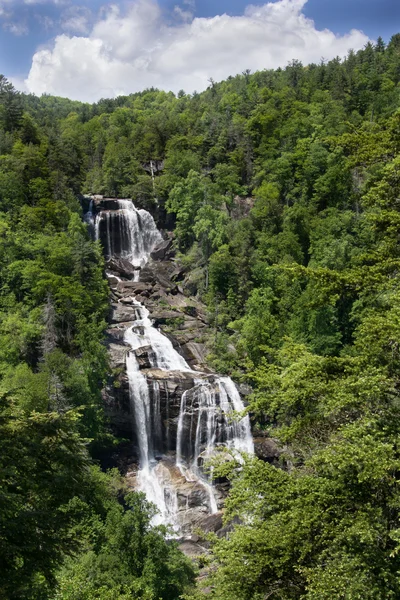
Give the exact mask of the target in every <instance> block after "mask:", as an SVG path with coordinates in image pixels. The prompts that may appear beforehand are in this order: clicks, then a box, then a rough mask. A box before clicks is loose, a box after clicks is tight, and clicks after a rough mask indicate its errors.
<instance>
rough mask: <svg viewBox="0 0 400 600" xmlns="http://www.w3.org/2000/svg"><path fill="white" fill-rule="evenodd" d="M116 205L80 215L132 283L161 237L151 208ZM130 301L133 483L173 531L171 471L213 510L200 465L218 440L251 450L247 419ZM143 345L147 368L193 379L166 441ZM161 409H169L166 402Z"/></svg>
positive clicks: (176, 515) (217, 381)
mask: <svg viewBox="0 0 400 600" xmlns="http://www.w3.org/2000/svg"><path fill="white" fill-rule="evenodd" d="M114 202H115V203H117V204H116V206H115V209H114V210H100V211H99V212H98V213H97V214H95V212H94V209H93V203H92V202H91V204H90V208H89V211H88V212H87V213H86V216H85V220H86V221H87V223H88V224H89V225H90V226H91V227H92V228H93V229H94V231H95V235H96V238H97V239H101V240H102V242H103V246H104V252H105V254H106V256H107V258H109V259H110V258H116V257H122V258H124V259H127V260H129V262H130V263H131V264H132V265H133V266H134V267H136V268H137V270H136V272H135V274H134V275H133V280H134V281H137V282H139V281H140V268H143V267H144V265H145V264H146V263H147V261H148V260H149V257H150V253H151V251H152V250H153V249H154V247H155V246H156V245H157V243H159V242H160V241H162V237H161V234H160V232H159V231H158V230H157V227H156V224H155V222H154V219H153V217H152V216H151V215H150V213H148V212H147V211H145V210H137V209H136V208H135V207H134V205H133V203H132V201H131V200H116V201H114ZM112 276H113V277H115V275H112ZM129 300H130V302H131V305H132V307H133V308H134V319H135V320H134V322H133V324H131V325H130V326H128V327H127V328H126V330H125V333H124V341H125V343H126V345H127V346H128V347H129V351H128V353H127V356H126V371H127V375H128V380H129V396H130V403H131V409H132V414H133V418H134V430H135V435H136V439H137V442H138V446H139V451H140V457H139V460H140V462H139V471H138V474H137V487H138V489H140V490H142V491H143V492H145V493H146V496H147V497H148V499H149V500H150V501H152V502H153V503H154V504H156V506H157V508H158V510H159V515H158V522H164V523H168V524H170V525H172V526H173V527H174V528H175V530H176V531H179V530H180V529H181V527H182V518H181V513H182V510H180V508H179V506H178V504H179V502H178V497H177V492H176V486H175V484H174V477H175V478H176V473H178V474H179V476H180V477H181V479H182V480H183V481H184V482H187V485H189V484H191V485H196V486H200V487H201V488H202V489H203V493H204V492H205V495H206V497H207V498H208V500H207V504H208V506H207V512H208V514H212V513H214V512H217V510H218V503H217V499H216V495H215V488H214V487H213V485H212V482H211V481H210V480H209V478H207V476H206V474H205V473H204V471H203V468H202V465H203V463H204V461H206V460H207V459H208V458H209V457H211V456H212V455H213V453H214V452H215V449H216V447H217V446H221V445H223V446H225V447H228V448H230V449H231V450H232V452H235V451H239V452H247V453H253V452H254V446H253V440H252V436H251V431H250V422H249V417H248V416H245V417H244V418H242V419H241V420H239V421H238V420H237V418H236V419H235V414H237V413H239V412H241V411H243V410H244V405H243V402H242V400H241V397H240V395H239V392H238V390H237V388H236V386H235V384H234V383H233V381H232V380H231V379H229V378H228V377H219V376H217V375H210V374H206V373H202V372H197V371H194V370H193V369H192V368H191V367H190V366H189V365H188V363H187V362H186V360H185V359H184V358H183V357H182V356H181V355H180V354H179V352H178V351H177V350H176V349H175V348H174V346H173V344H172V342H171V340H170V339H168V337H166V336H165V335H163V334H162V333H161V331H160V330H159V329H157V328H156V327H154V326H153V323H152V320H151V315H150V313H149V311H148V310H147V308H146V307H145V306H143V304H141V303H140V302H139V301H138V300H137V299H136V298H135V296H134V294H132V297H131V298H130V299H129ZM144 350H145V351H146V352H147V356H148V360H149V362H150V365H151V368H152V369H159V370H161V371H166V372H168V373H171V374H173V373H180V374H186V375H189V376H190V377H192V382H193V385H192V387H191V388H190V389H187V390H186V391H185V392H184V393H183V394H182V397H181V402H180V407H179V417H178V419H177V428H176V439H172V440H171V439H170V438H171V434H170V432H169V430H168V427H167V428H166V427H165V424H164V423H163V417H162V414H161V404H160V386H159V384H158V383H157V382H156V381H150V380H149V379H148V378H147V377H146V373H145V371H143V369H141V365H140V362H139V360H138V353H139V354H140V352H142V351H144ZM166 408H167V410H168V403H167V407H166ZM168 450H171V452H169V463H168V465H169V466H168V465H167V463H166V461H164V460H163V457H164V455H165V453H166V452H167V453H168ZM171 456H173V459H172V461H173V462H172V466H173V468H172V469H171ZM171 473H175V476H174V475H171ZM185 485H186V483H185ZM183 512H184V511H183Z"/></svg>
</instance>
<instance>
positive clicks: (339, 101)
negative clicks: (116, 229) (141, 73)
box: [0, 34, 400, 600]
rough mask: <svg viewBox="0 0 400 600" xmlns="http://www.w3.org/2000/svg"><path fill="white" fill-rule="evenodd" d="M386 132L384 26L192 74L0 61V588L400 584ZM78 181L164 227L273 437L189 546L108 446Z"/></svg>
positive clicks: (170, 597)
mask: <svg viewBox="0 0 400 600" xmlns="http://www.w3.org/2000/svg"><path fill="white" fill-rule="evenodd" d="M399 151H400V34H398V35H395V36H393V37H392V39H391V40H390V42H389V43H388V44H385V42H384V41H383V40H382V39H381V38H379V39H378V40H377V42H376V43H375V44H372V43H369V44H367V45H366V46H365V48H364V49H362V50H360V51H358V52H353V51H351V50H350V51H349V52H348V55H347V57H346V58H345V59H340V58H336V59H334V60H331V61H329V62H326V61H323V60H322V61H321V63H320V64H310V65H302V64H301V63H300V62H298V61H296V60H293V61H292V62H291V63H290V64H288V65H287V66H286V67H285V68H283V69H276V70H265V71H260V72H256V73H251V72H250V71H246V72H244V73H242V74H241V75H238V76H235V77H230V78H228V79H227V80H226V81H223V82H219V83H217V82H215V81H213V80H210V85H209V87H208V89H207V90H206V91H205V92H203V93H196V92H195V93H193V94H191V95H189V94H186V93H185V92H184V91H183V90H182V91H181V92H179V93H178V94H177V95H174V94H173V93H172V92H171V93H167V92H164V91H159V90H156V89H148V90H145V91H143V92H141V93H136V94H132V95H129V96H120V97H117V98H115V99H102V100H100V101H99V102H97V103H95V104H92V105H89V104H84V103H80V102H75V101H70V100H68V99H64V98H57V97H52V96H47V95H44V96H42V97H40V98H38V97H36V96H33V95H25V94H22V93H19V92H17V91H16V90H15V89H14V87H13V86H12V84H11V83H10V82H9V81H8V80H7V79H6V77H4V76H0V284H1V288H0V597H1V598H4V600H136V599H143V600H178V598H185V599H186V600H199V599H201V598H213V599H215V600H266V599H267V598H271V599H277V600H278V599H279V600H292V599H293V600H300V599H302V600H303V599H304V600H305V599H307V600H333V599H338V600H339V599H343V600H390V599H391V598H393V599H396V598H399V597H400V483H399V479H398V477H399V478H400V447H399V436H400V238H399V230H400V154H399ZM81 194H103V195H105V196H109V197H120V198H132V199H133V201H134V203H135V205H136V206H138V207H141V208H144V209H146V210H148V211H150V212H151V213H152V214H154V215H156V216H157V219H158V223H161V224H162V226H163V227H164V228H165V229H173V231H174V244H175V248H176V252H177V257H178V259H179V261H180V262H181V263H182V265H183V266H184V267H185V269H186V270H187V272H189V273H190V280H189V282H188V284H187V290H186V291H187V293H188V294H191V295H192V296H195V297H196V298H198V299H200V300H201V301H202V302H203V303H204V304H205V305H206V306H207V311H208V315H209V323H210V327H209V333H208V341H207V344H208V349H209V357H208V360H209V363H210V365H211V366H212V367H213V368H214V369H215V370H216V371H218V372H219V373H223V374H228V375H230V376H231V377H232V378H233V379H234V380H235V381H236V382H239V383H243V384H246V385H250V386H251V389H252V393H251V395H250V397H249V406H248V411H249V414H250V417H251V422H252V426H253V430H254V431H257V430H259V431H262V432H263V434H266V435H268V436H269V437H270V438H271V439H273V440H276V442H277V443H278V444H279V446H280V448H281V454H280V464H279V465H274V464H269V463H268V462H265V461H262V460H260V459H258V458H255V457H252V456H246V457H244V463H243V464H241V465H240V466H238V464H237V463H236V462H234V461H220V463H219V464H216V465H215V467H214V468H215V469H216V471H215V472H216V474H218V475H219V476H221V477H226V478H228V479H229V480H230V481H231V489H230V493H229V496H228V499H227V502H226V509H225V513H224V521H225V523H226V524H227V525H228V524H231V529H232V530H231V532H230V534H229V535H228V536H227V537H221V538H218V537H217V536H212V535H211V536H209V543H210V548H211V551H210V554H209V555H207V556H205V557H201V559H200V560H199V561H198V562H197V564H194V563H193V562H192V561H190V560H189V559H188V558H187V557H185V556H184V555H183V554H182V553H181V552H180V550H179V548H178V545H177V543H176V542H175V541H173V540H171V539H170V536H169V535H168V531H167V529H166V528H165V527H164V526H161V525H160V526H154V525H153V524H152V516H153V513H154V507H153V506H152V505H151V503H149V502H147V501H146V499H145V498H144V497H143V495H142V494H139V493H134V492H132V491H130V490H129V489H128V488H127V485H126V482H125V480H124V478H123V476H122V475H121V473H120V472H119V471H118V470H117V469H111V470H105V469H104V468H102V465H103V458H104V456H106V455H107V454H108V453H110V452H111V451H112V449H113V448H114V447H115V446H116V445H117V444H118V440H116V439H115V438H114V437H113V435H112V433H111V431H110V427H109V423H108V421H107V418H106V416H105V413H104V408H103V405H102V396H101V390H102V387H103V386H104V384H105V381H106V380H107V377H108V375H109V365H108V359H107V352H106V347H105V344H104V335H105V329H106V327H107V315H108V305H109V290H108V285H107V281H106V278H105V275H104V258H103V255H102V249H101V247H100V244H99V242H95V241H93V240H92V239H91V237H90V235H89V232H88V229H87V226H86V224H85V223H84V222H83V221H82V208H81V204H80V201H79V198H80V195H81ZM204 566H206V571H207V576H206V577H200V578H198V577H197V575H198V570H199V568H200V567H202V568H204Z"/></svg>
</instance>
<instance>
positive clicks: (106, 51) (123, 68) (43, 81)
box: [26, 0, 368, 101]
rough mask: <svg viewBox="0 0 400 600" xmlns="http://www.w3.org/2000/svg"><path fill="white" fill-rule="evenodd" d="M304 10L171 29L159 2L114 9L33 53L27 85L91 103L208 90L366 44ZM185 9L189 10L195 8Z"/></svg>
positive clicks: (249, 13) (293, 3)
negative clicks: (148, 91) (319, 24)
mask: <svg viewBox="0 0 400 600" xmlns="http://www.w3.org/2000/svg"><path fill="white" fill-rule="evenodd" d="M305 3H306V0H277V1H276V2H270V3H268V4H264V5H263V6H252V5H249V6H248V7H247V8H246V10H245V12H244V14H243V15H242V16H238V17H231V16H229V15H226V14H223V15H218V16H215V17H213V18H193V17H192V18H191V19H190V21H189V22H182V21H180V22H178V23H174V24H169V23H167V22H166V21H165V20H164V19H163V15H162V12H161V9H160V7H159V5H158V4H157V2H156V0H137V1H135V2H133V3H130V5H129V7H128V9H127V11H126V12H122V11H121V10H120V9H119V8H118V7H117V6H116V5H111V6H108V7H107V8H106V9H104V10H103V12H102V14H101V16H100V18H99V20H98V21H97V22H96V23H95V24H94V26H93V27H92V29H91V31H90V33H89V34H88V35H87V36H71V35H65V34H63V35H59V36H58V37H57V38H56V39H55V40H54V45H53V46H52V48H50V49H44V50H40V51H38V52H36V54H35V55H34V57H33V60H32V67H31V70H30V73H29V76H28V78H27V80H26V86H27V88H28V89H29V90H30V91H31V92H34V93H36V94H42V93H44V92H46V93H50V94H57V95H61V96H69V97H71V98H76V99H80V100H87V101H94V100H97V99H99V98H100V97H102V96H103V97H112V96H115V95H116V94H120V93H130V92H134V91H139V90H142V89H144V88H146V87H150V86H154V87H158V88H161V89H166V90H173V91H175V92H177V91H178V90H180V89H184V90H185V91H187V92H193V91H194V90H198V91H200V90H203V89H205V88H206V87H207V85H208V80H209V79H210V77H212V78H213V79H214V80H217V81H218V80H221V79H224V78H226V77H227V76H228V75H235V74H236V73H240V72H242V71H244V70H245V69H251V70H252V71H255V70H259V69H265V68H276V67H278V66H285V65H286V64H287V63H288V62H289V61H290V60H291V59H293V58H296V59H299V60H301V61H302V62H303V63H305V64H306V63H309V62H319V60H320V59H321V57H322V56H323V57H324V58H326V59H330V58H333V57H335V56H337V55H339V56H344V55H345V54H346V53H347V50H348V49H349V48H353V49H358V48H361V47H362V46H363V45H364V44H365V43H366V42H367V41H368V38H367V36H365V35H364V34H363V33H362V32H361V31H358V30H351V31H350V32H349V33H348V34H346V35H343V36H338V35H335V34H334V33H332V32H331V31H329V30H327V29H325V30H323V31H320V30H317V29H316V28H315V25H314V23H313V21H311V20H310V19H307V18H306V17H305V16H304V14H303V13H302V9H303V7H304V5H305ZM182 6H185V7H187V10H188V11H190V10H193V8H194V3H193V1H192V0H186V2H184V4H183V5H182ZM182 10H184V11H185V12H186V9H182Z"/></svg>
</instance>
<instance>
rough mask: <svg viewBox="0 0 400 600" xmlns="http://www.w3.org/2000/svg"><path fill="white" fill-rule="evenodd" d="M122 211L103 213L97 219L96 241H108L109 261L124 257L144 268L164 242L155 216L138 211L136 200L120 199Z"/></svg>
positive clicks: (105, 250)
mask: <svg viewBox="0 0 400 600" xmlns="http://www.w3.org/2000/svg"><path fill="white" fill-rule="evenodd" d="M118 206H119V209H118V210H103V211H101V213H100V214H99V215H98V216H97V218H96V224H95V230H96V239H100V237H101V230H103V231H105V234H103V236H102V237H103V241H106V244H105V248H104V252H105V254H106V256H107V257H108V258H111V257H115V256H121V257H122V258H126V259H127V260H129V261H130V262H131V263H132V264H133V265H135V266H139V267H141V266H143V265H144V264H145V263H146V262H147V260H148V258H149V256H150V252H151V251H152V249H153V248H154V246H155V245H156V244H157V243H158V242H160V241H161V240H162V236H161V234H160V232H159V231H158V229H157V227H156V225H155V223H154V219H153V217H152V216H151V215H150V213H148V212H147V211H146V210H137V209H136V208H135V206H134V205H133V202H132V200H118Z"/></svg>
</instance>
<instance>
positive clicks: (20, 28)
mask: <svg viewBox="0 0 400 600" xmlns="http://www.w3.org/2000/svg"><path fill="white" fill-rule="evenodd" d="M3 29H6V30H7V31H9V32H10V33H13V34H14V35H18V36H20V35H27V34H28V33H29V28H28V26H27V24H26V23H18V22H15V23H14V22H8V23H5V24H4V25H3Z"/></svg>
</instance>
